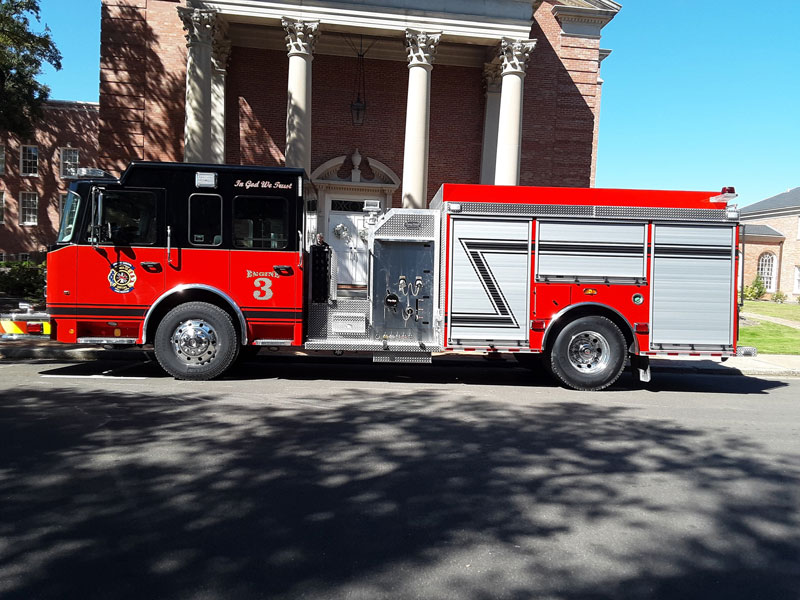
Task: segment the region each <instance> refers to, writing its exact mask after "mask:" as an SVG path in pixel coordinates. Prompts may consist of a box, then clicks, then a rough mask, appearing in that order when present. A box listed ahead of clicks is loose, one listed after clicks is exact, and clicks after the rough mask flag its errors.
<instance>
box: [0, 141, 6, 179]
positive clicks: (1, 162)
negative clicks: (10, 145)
mask: <svg viewBox="0 0 800 600" xmlns="http://www.w3.org/2000/svg"><path fill="white" fill-rule="evenodd" d="M5 172H6V147H5V146H0V175H4V174H5Z"/></svg>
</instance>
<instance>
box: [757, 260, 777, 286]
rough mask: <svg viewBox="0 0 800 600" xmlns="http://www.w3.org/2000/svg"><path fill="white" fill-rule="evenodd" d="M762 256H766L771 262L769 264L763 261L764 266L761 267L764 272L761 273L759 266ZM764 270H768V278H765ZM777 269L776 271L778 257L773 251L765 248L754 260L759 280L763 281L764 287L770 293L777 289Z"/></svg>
mask: <svg viewBox="0 0 800 600" xmlns="http://www.w3.org/2000/svg"><path fill="white" fill-rule="evenodd" d="M762 258H768V259H769V260H770V262H771V264H769V265H768V264H766V261H765V262H764V268H763V271H764V273H762V267H761V259H762ZM766 271H769V279H767V278H766V277H765V276H764V275H765V274H766ZM777 271H778V257H777V256H776V255H775V253H774V252H770V251H769V250H767V251H765V252H762V253H761V254H759V255H758V259H757V260H756V274H757V275H758V276H760V277H761V281H763V282H764V287H765V288H766V290H767V292H768V293H770V294H771V293H773V292H775V291H776V290H777V289H778V286H777V279H778V276H777V275H778V274H777Z"/></svg>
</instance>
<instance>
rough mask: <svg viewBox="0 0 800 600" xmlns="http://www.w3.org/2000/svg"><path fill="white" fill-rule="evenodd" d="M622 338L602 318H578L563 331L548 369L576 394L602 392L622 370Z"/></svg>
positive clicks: (614, 327)
mask: <svg viewBox="0 0 800 600" xmlns="http://www.w3.org/2000/svg"><path fill="white" fill-rule="evenodd" d="M625 354H626V350H625V337H624V336H623V335H622V332H621V331H620V330H619V327H617V326H616V325H615V324H614V323H613V322H612V321H610V320H609V319H607V318H605V317H596V316H595V317H581V318H580V319H576V320H575V321H573V322H572V323H569V324H568V325H566V326H565V327H564V329H562V330H561V331H560V332H559V334H558V337H557V338H556V341H555V343H554V344H553V347H552V349H551V351H550V368H551V371H552V373H553V375H554V376H555V377H556V379H558V380H559V381H560V382H561V383H563V384H564V385H566V386H567V387H570V388H572V389H575V390H585V391H592V390H602V389H604V388H607V387H608V386H610V385H611V384H612V383H614V382H615V381H616V380H617V378H618V377H619V376H620V374H621V373H622V370H623V368H624V367H625Z"/></svg>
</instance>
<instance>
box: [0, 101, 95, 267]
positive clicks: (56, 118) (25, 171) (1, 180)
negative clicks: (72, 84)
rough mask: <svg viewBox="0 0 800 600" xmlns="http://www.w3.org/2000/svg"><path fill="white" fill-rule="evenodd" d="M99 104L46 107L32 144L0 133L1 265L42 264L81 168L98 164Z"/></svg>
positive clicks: (28, 140) (82, 103)
mask: <svg viewBox="0 0 800 600" xmlns="http://www.w3.org/2000/svg"><path fill="white" fill-rule="evenodd" d="M98 116H99V109H98V105H97V104H93V103H86V102H60V101H49V102H47V103H46V105H45V109H44V117H43V119H42V120H41V121H40V122H39V123H38V124H37V126H36V131H35V133H34V135H33V137H32V138H30V139H22V140H21V139H19V138H18V137H17V136H14V135H10V134H7V133H5V132H0V262H3V261H18V260H28V259H31V260H41V259H42V257H43V256H44V252H45V251H46V249H47V246H48V245H50V244H52V243H54V242H55V240H56V233H57V231H58V223H59V219H60V216H61V205H62V198H63V196H64V194H66V193H67V188H68V187H69V182H70V180H71V179H72V178H73V177H74V176H75V175H76V171H77V168H78V167H79V166H81V167H83V166H88V165H93V164H95V163H96V162H97V124H98Z"/></svg>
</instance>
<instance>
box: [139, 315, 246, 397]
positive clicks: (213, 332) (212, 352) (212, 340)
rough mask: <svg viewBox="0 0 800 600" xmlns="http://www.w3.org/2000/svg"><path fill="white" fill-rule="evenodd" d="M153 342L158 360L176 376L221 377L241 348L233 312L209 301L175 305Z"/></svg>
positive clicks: (194, 378) (182, 377)
mask: <svg viewBox="0 0 800 600" xmlns="http://www.w3.org/2000/svg"><path fill="white" fill-rule="evenodd" d="M153 342H154V345H155V352H156V358H157V359H158V363H159V364H160V365H161V367H162V368H163V369H164V370H165V371H166V372H167V373H169V374H170V375H172V376H173V377H175V378H176V379H192V380H198V381H203V380H207V379H213V378H214V377H219V376H220V375H222V374H223V373H224V372H225V371H227V370H228V368H229V367H230V366H231V364H233V361H234V360H235V359H236V355H237V353H238V350H239V343H238V340H237V335H236V329H235V328H234V327H233V321H231V317H230V315H229V314H228V313H226V312H225V311H224V310H222V309H221V308H219V307H218V306H214V305H213V304H208V303H207V302H187V303H186V304H181V305H179V306H176V307H175V308H173V309H172V310H171V311H169V312H168V313H167V315H166V316H165V317H164V318H163V319H162V320H161V323H159V325H158V329H157V330H156V336H155V339H154V341H153Z"/></svg>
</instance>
